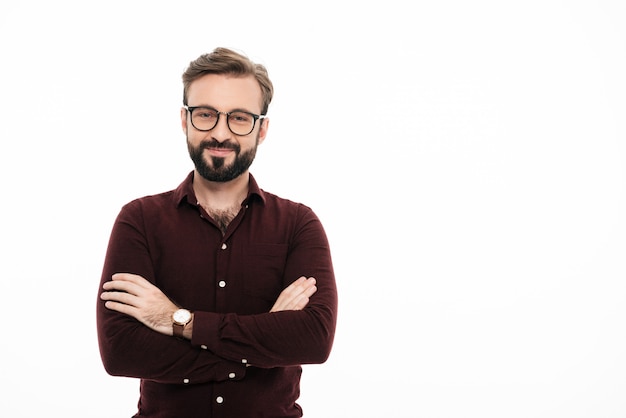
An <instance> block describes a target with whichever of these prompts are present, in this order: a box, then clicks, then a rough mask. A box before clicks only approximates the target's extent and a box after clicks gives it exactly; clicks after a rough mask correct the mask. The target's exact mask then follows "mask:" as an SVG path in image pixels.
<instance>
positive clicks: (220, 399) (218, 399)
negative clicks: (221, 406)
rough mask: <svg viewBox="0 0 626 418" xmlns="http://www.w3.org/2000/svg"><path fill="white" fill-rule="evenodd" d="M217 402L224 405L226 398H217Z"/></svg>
mask: <svg viewBox="0 0 626 418" xmlns="http://www.w3.org/2000/svg"><path fill="white" fill-rule="evenodd" d="M215 402H217V403H222V402H224V398H222V397H221V396H218V397H217V398H215Z"/></svg>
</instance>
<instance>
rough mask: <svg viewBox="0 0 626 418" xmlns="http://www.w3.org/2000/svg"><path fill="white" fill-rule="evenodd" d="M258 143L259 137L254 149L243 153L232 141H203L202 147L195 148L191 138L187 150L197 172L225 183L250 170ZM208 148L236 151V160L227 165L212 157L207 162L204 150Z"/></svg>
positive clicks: (218, 158) (224, 160) (221, 159)
mask: <svg viewBox="0 0 626 418" xmlns="http://www.w3.org/2000/svg"><path fill="white" fill-rule="evenodd" d="M258 143H259V139H258V137H257V139H256V142H255V145H254V147H253V148H251V149H249V150H247V151H244V152H241V147H240V146H239V144H236V143H231V142H230V141H226V142H218V141H215V140H212V141H202V142H201V143H200V145H198V146H197V147H194V146H192V145H191V143H189V138H187V149H188V150H189V156H190V157H191V160H192V161H193V163H194V165H195V166H196V170H197V171H198V173H199V174H200V175H201V176H202V177H203V178H204V179H206V180H208V181H215V182H219V183H224V182H227V181H231V180H233V179H235V178H237V177H239V176H240V175H242V174H243V173H244V172H246V170H247V169H248V168H250V165H252V162H253V161H254V157H255V156H256V149H257V147H258ZM206 148H221V149H232V150H234V151H235V160H234V161H233V162H232V163H231V164H230V165H226V159H225V158H222V157H210V158H209V160H210V161H207V160H206V159H205V158H204V150H205V149H206Z"/></svg>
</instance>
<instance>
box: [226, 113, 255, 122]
mask: <svg viewBox="0 0 626 418" xmlns="http://www.w3.org/2000/svg"><path fill="white" fill-rule="evenodd" d="M228 119H229V120H230V121H231V122H235V123H246V124H247V123H250V122H252V119H253V118H252V115H250V114H248V113H244V112H233V113H231V114H230V116H229V117H228Z"/></svg>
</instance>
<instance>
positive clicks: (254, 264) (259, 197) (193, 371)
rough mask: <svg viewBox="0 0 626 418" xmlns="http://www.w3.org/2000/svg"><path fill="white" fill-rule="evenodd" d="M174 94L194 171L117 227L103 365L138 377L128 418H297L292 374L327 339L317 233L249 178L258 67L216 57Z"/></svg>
mask: <svg viewBox="0 0 626 418" xmlns="http://www.w3.org/2000/svg"><path fill="white" fill-rule="evenodd" d="M183 84H184V94H183V104H184V107H183V108H182V109H181V123H182V129H183V131H184V132H185V134H186V137H187V147H188V149H189V155H190V156H191V159H192V160H193V162H194V164H195V169H194V170H193V171H192V172H191V173H190V174H189V175H188V177H187V178H186V179H185V180H184V181H183V183H182V184H181V185H180V186H179V187H178V188H177V189H175V190H172V191H169V192H166V193H162V194H159V195H155V196H147V197H143V198H141V199H137V200H134V201H132V202H130V203H128V204H127V205H125V206H124V207H123V208H122V210H121V212H120V214H119V215H118V217H117V219H116V221H115V223H114V226H113V230H112V233H111V237H110V242H109V247H108V250H107V254H106V259H105V263H104V268H103V273H102V281H101V290H100V291H99V300H98V306H97V325H98V339H99V344H100V352H101V356H102V361H103V364H104V367H105V369H106V370H107V372H108V373H110V374H112V375H116V376H128V377H136V378H140V379H141V381H140V398H139V403H138V412H137V414H136V415H135V417H176V418H194V417H204V418H208V417H227V418H251V417H300V416H302V410H301V408H300V406H299V405H298V404H297V403H296V400H297V399H298V397H299V383H300V374H301V372H302V369H301V366H300V365H301V364H313V363H322V362H324V361H326V359H327V358H328V356H329V354H330V350H331V347H332V343H333V338H334V333H335V324H336V315H337V293H336V285H335V278H334V273H333V267H332V262H331V256H330V250H329V246H328V241H327V238H326V235H325V232H324V229H323V227H322V225H321V223H320V221H319V219H318V218H317V217H316V215H315V214H314V213H313V212H312V211H311V209H309V208H308V207H306V206H304V205H302V204H298V203H294V202H291V201H289V200H286V199H282V198H279V197H277V196H275V195H273V194H270V193H268V192H265V191H263V190H261V189H260V188H259V186H258V185H257V183H256V181H255V179H254V177H253V176H252V175H251V174H250V173H249V167H250V165H251V164H252V161H253V160H254V157H255V153H256V149H257V146H258V145H259V144H261V143H262V142H263V141H264V140H265V138H266V136H267V131H268V125H269V120H268V118H267V117H266V116H265V115H266V113H267V110H268V107H269V104H270V102H271V99H272V95H273V87H272V83H271V82H270V80H269V78H268V75H267V71H266V69H265V68H264V66H262V65H260V64H255V63H253V62H251V61H250V60H249V59H248V58H246V57H244V56H242V55H240V54H238V53H236V52H234V51H231V50H228V49H224V48H218V49H215V50H214V51H213V52H212V53H210V54H205V55H202V56H200V57H199V58H198V59H196V60H195V61H192V62H191V63H190V65H189V67H188V69H187V70H186V71H185V73H184V74H183Z"/></svg>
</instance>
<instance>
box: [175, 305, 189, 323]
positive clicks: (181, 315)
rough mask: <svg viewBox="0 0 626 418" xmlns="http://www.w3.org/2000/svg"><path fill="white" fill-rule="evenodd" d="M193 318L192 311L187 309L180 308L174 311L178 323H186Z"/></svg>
mask: <svg viewBox="0 0 626 418" xmlns="http://www.w3.org/2000/svg"><path fill="white" fill-rule="evenodd" d="M189 320H191V313H190V312H189V311H188V310H187V309H179V310H177V311H176V312H174V322H176V323H178V324H181V325H182V324H186V323H187V322H189Z"/></svg>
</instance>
